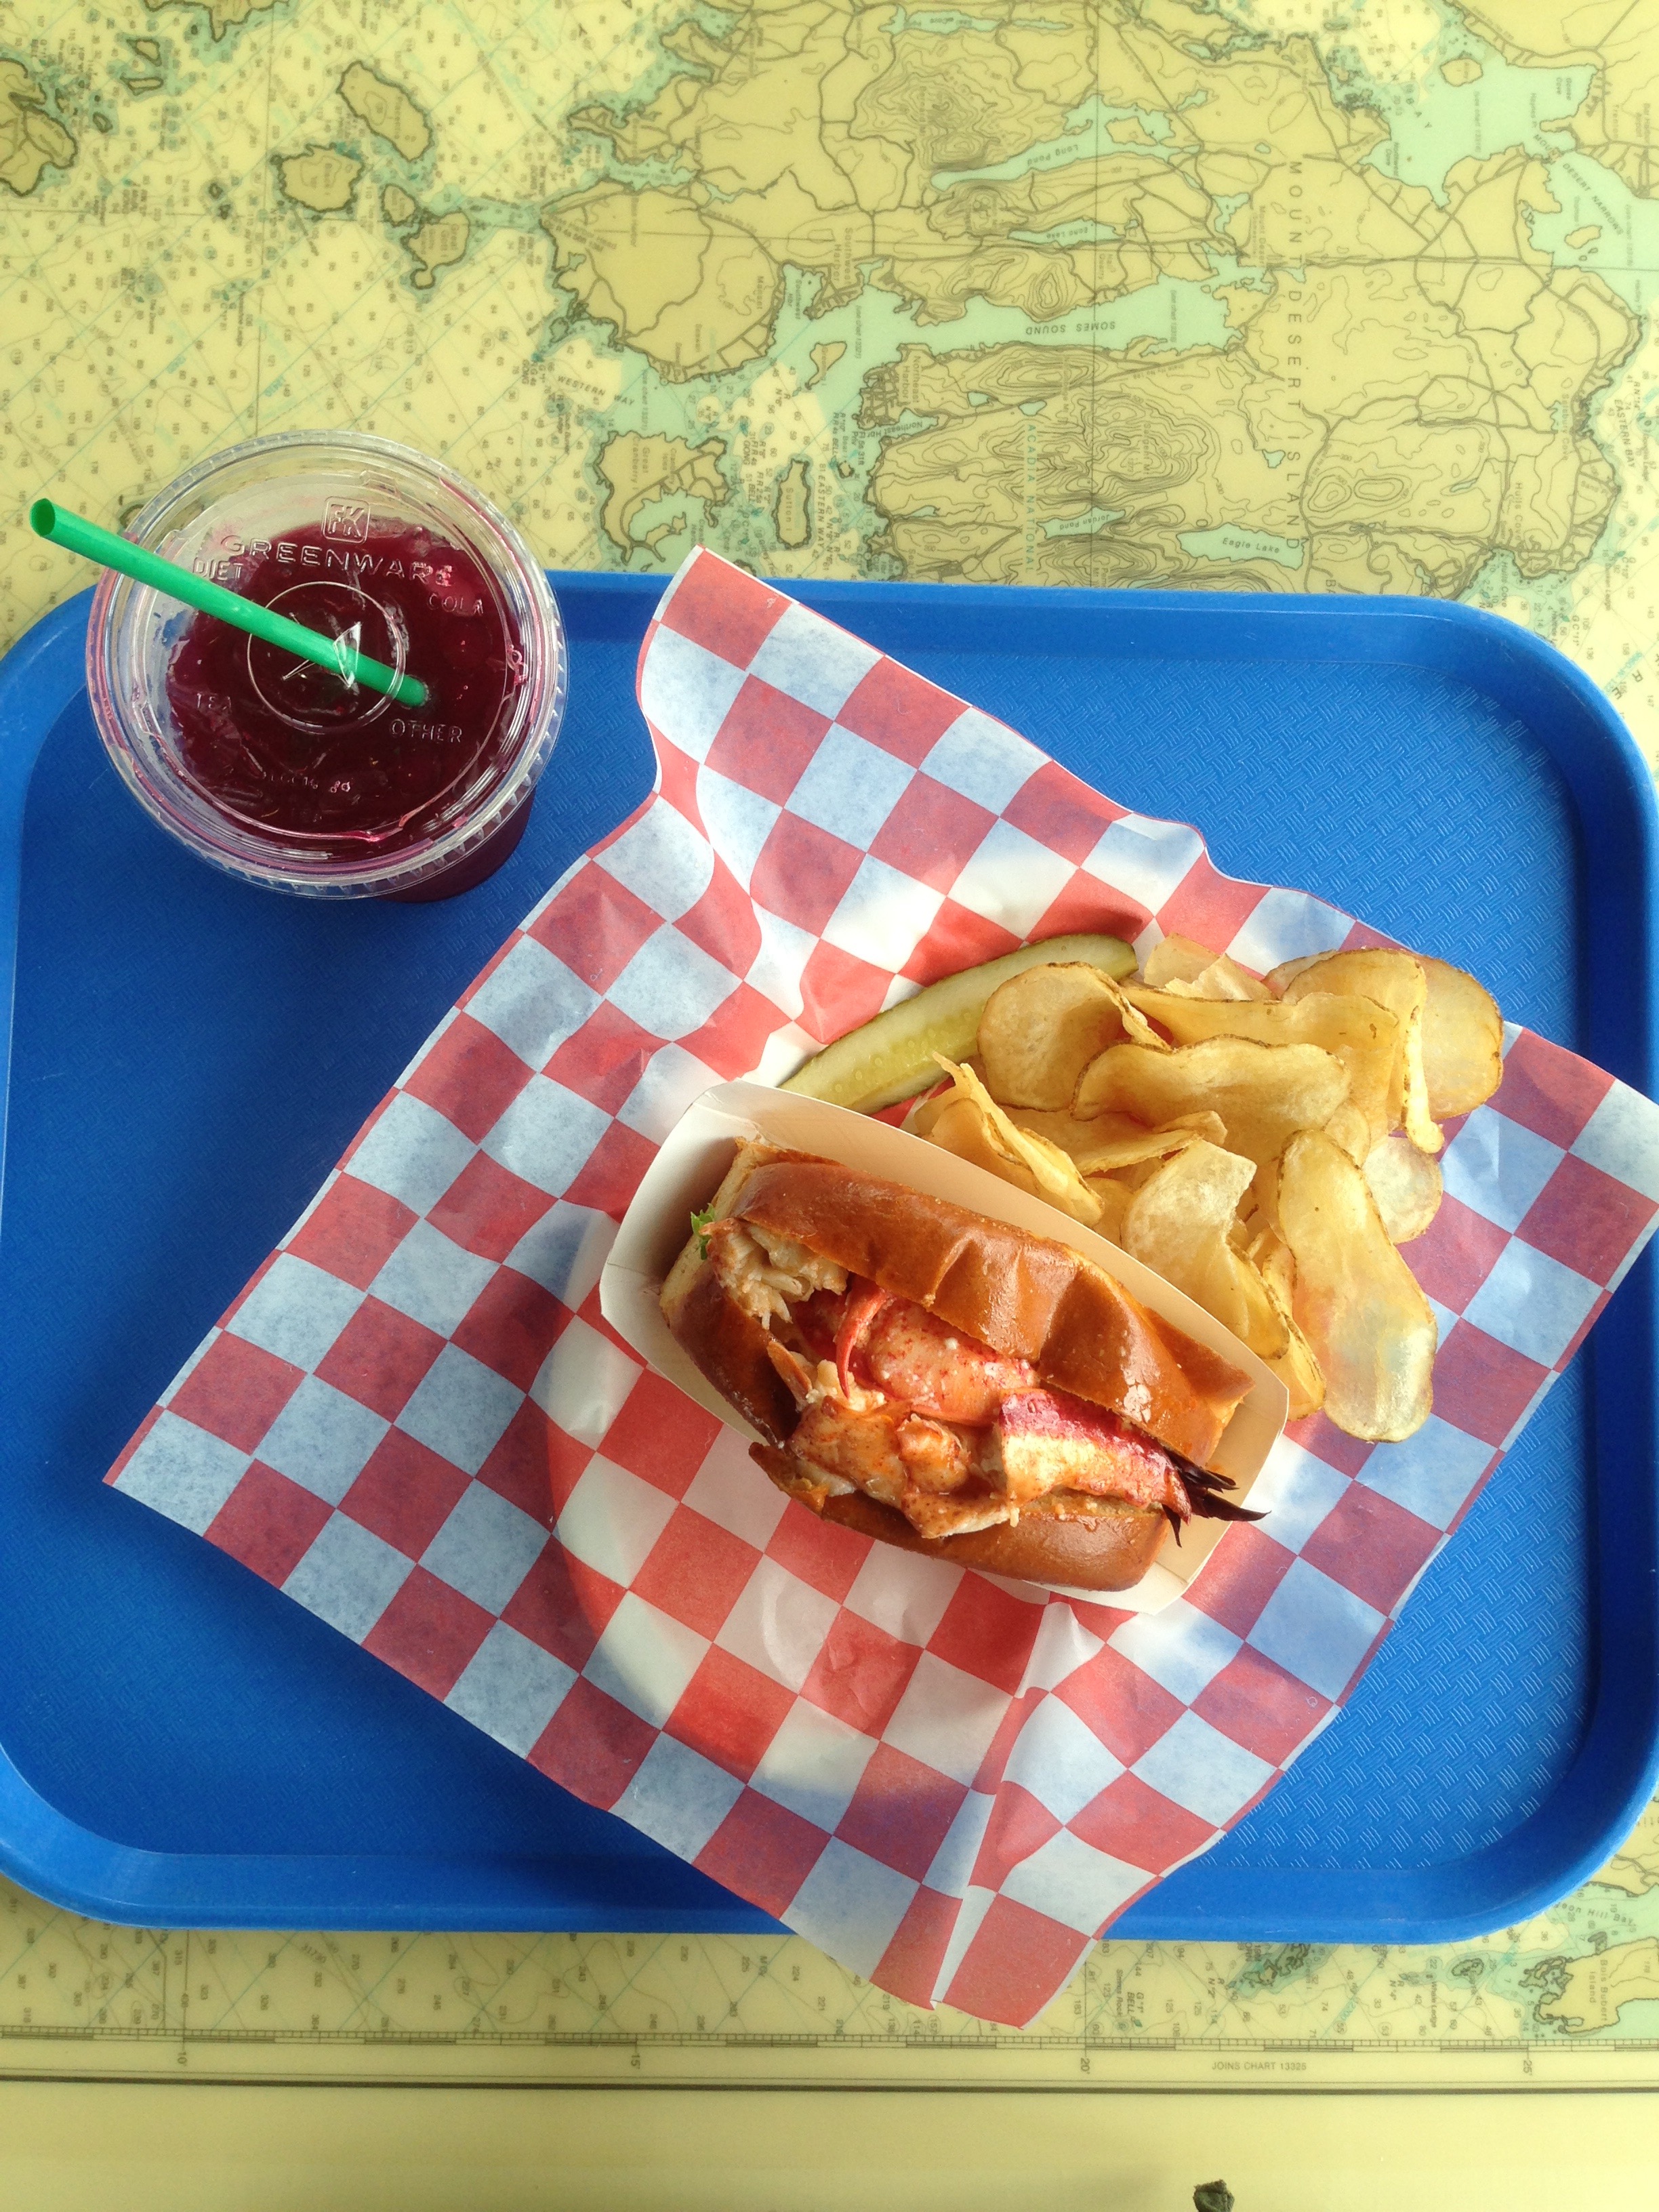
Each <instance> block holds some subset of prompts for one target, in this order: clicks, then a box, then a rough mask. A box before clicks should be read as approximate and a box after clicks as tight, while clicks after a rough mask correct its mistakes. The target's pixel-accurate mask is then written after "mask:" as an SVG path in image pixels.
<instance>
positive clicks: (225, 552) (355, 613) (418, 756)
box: [87, 431, 568, 899]
mask: <svg viewBox="0 0 1659 2212" xmlns="http://www.w3.org/2000/svg"><path fill="white" fill-rule="evenodd" d="M127 535H128V536H129V537H131V538H134V539H135V540H136V541H137V543H138V544H142V545H146V546H149V547H150V548H151V549H152V550H155V552H157V553H160V554H161V555H162V556H164V557H165V558H166V559H167V560H169V561H174V562H179V563H180V564H182V565H183V566H185V567H187V568H193V569H195V570H196V571H197V574H206V575H209V576H211V577H213V578H214V579H215V580H216V581H218V582H220V583H222V584H224V585H227V586H228V587H229V588H230V589H231V590H232V591H237V590H245V591H246V592H248V593H249V595H250V596H251V597H253V598H256V599H261V600H263V601H264V604H266V605H274V606H276V608H277V610H278V611H279V612H281V613H283V614H286V615H289V617H292V618H293V619H294V620H295V621H296V622H300V623H305V624H306V626H307V628H311V629H320V630H322V631H324V632H325V634H330V635H338V634H340V632H341V631H342V630H346V629H354V628H355V629H356V632H357V635H358V640H359V641H360V643H361V645H362V649H363V650H364V651H365V652H367V653H371V654H373V655H374V656H375V657H376V658H379V659H385V660H387V661H389V662H390V663H391V665H392V666H393V667H395V668H396V669H398V671H399V672H402V671H404V670H405V669H407V670H409V671H410V672H412V673H413V674H414V675H416V676H417V677H419V678H422V681H423V682H427V683H428V685H429V688H430V689H431V690H432V692H433V696H432V698H431V700H429V701H428V706H427V707H426V708H421V709H415V710H411V709H410V708H406V707H403V706H400V705H399V704H398V702H395V701H392V700H390V699H387V698H384V697H382V696H380V694H378V693H376V692H372V691H369V690H367V689H363V688H356V689H354V688H353V687H350V686H348V685H346V684H343V682H342V681H341V679H340V678H338V677H337V676H336V675H334V674H332V673H331V672H330V671H323V670H320V669H317V668H314V667H313V665H311V664H309V663H299V662H293V661H291V660H289V659H287V658H286V657H285V656H283V655H282V654H281V653H278V652H277V650H276V648H275V647H270V646H268V645H266V644H264V643H263V642H262V641H259V640H258V639H254V638H250V637H246V636H245V635H242V633H240V631H233V630H231V629H228V627H227V625H225V624H223V623H213V621H212V617H210V616H206V615H200V614H196V613H193V612H192V611H191V610H190V609H188V608H186V607H185V606H183V605H181V604H180V603H179V601H178V600H176V599H168V598H167V597H166V595H165V594H163V593H161V592H156V591H155V590H154V589H153V588H152V587H151V586H149V585H146V584H140V583H137V582H135V581H133V580H132V579H131V578H130V577H126V576H120V575H117V574H114V573H113V572H112V571H107V570H106V572H105V574H104V576H103V579H102V580H101V581H100V584H99V586H98V589H97V592H96V595H95V596H94V600H93V607H92V617H91V622H90V626H89V628H88V635H87V680H88V689H89V690H90V693H91V697H92V709H93V714H94V720H96V722H97V725H98V731H99V734H100V737H101V738H102V739H103V741H104V744H105V747H106V750H107V751H108V753H109V757H110V758H111V760H112V762H113V763H114V764H115V767H116V769H118V772H119V774H120V775H121V778H122V780H123V781H124V782H125V784H126V786H127V787H128V789H129V790H130V791H131V793H133V795H134V797H135V798H136V799H137V800H138V802H139V804H140V805H142V806H143V808H144V809H145V811H146V812H148V813H149V815H150V816H151V817H153V819H154V820H155V821H156V822H158V823H161V827H162V828H163V829H167V830H170V831H171V832H172V833H173V836H176V837H178V838H179V839H181V840H182V842H184V843H185V844H186V845H188V846H189V847H190V848H191V851H192V852H193V853H196V854H199V856H200V857H201V858H202V859H203V860H209V861H211V862H212V864H213V865H214V866H216V867H220V868H223V869H226V870H228V872H229V873H231V874H232V875H234V876H240V877H241V878H243V879H244V880H245V881H246V882H248V883H253V884H264V885H265V886H266V887H267V888H269V889H270V890H286V891H297V892H299V893H301V894H302V895H304V896H309V897H313V898H399V899H425V898H442V897H447V896H450V895H451V894H452V893H453V892H454V891H458V890H466V889H469V888H470V887H471V884H474V883H477V882H481V881H482V880H483V877H484V876H485V875H487V874H489V872H491V871H492V870H493V869H494V868H495V867H497V866H500V864H501V861H502V860H505V859H506V858H507V854H508V853H509V852H510V851H511V850H512V848H513V846H514V845H515V844H516V843H517V842H518V840H519V837H520V835H521V834H522V832H523V829H524V824H525V822H526V818H527V816H528V812H529V808H530V804H531V801H532V798H533V796H534V790H535V784H536V779H537V778H538V776H539V775H540V774H541V772H542V770H543V769H544V768H545V767H546V765H547V763H548V760H549V758H550V756H551V754H552V750H553V747H554V744H555V743H556V740H557V738H558V734H559V726H560V723H561V721H562V719H563V715H564V703H565V695H566V690H567V684H568V661H567V656H566V651H565V641H564V632H563V629H562V624H561V623H560V620H559V611H558V608H557V605H556V603H555V601H554V598H553V594H552V592H551V591H550V588H549V586H548V582H547V579H546V577H545V575H544V574H543V572H542V569H541V567H540V564H539V563H538V562H537V560H536V558H535V556H533V555H532V553H531V551H530V550H529V548H528V547H527V546H526V544H525V543H524V540H523V539H522V538H520V536H519V533H518V532H517V531H516V530H514V529H513V526H512V525H511V524H510V523H509V522H507V520H506V519H505V518H504V517H503V516H502V515H501V514H499V513H497V512H496V511H495V508H494V507H492V506H490V504H489V501H487V500H486V499H484V498H483V495H481V494H480V493H478V492H477V491H476V490H475V489H473V488H472V486H471V485H470V484H468V483H465V482H464V481H463V480H462V479H461V478H460V477H458V476H456V475H455V474H454V473H453V471H451V470H449V469H447V468H446V467H445V466H444V465H443V464H442V463H441V462H440V461H435V460H430V459H428V458H427V457H426V456H425V455H424V454H422V453H414V452H412V451H411V450H410V448H409V447H404V446H397V445H392V444H391V443H389V442H388V441H386V440H385V439H381V438H367V437H360V436H358V435H356V434H354V433H350V432H328V431H317V432H309V431H300V432H290V433H283V434H282V435H278V436H276V437H270V438H254V439H251V440H250V441H248V442H247V443H246V444H245V445H240V446H234V447H231V448H230V449H229V450H228V451H227V452H225V453H216V454H214V455H213V456H212V457H211V458H210V459H207V460H205V461H203V462H202V463H200V464H199V465H197V467H196V468H194V469H192V470H191V471H190V473H189V474H188V475H187V476H185V477H180V478H179V481H178V482H177V483H173V484H171V485H169V486H168V488H167V489H166V490H165V491H163V492H161V493H159V494H158V495H156V497H155V499H153V500H151V501H150V502H149V506H148V507H145V508H144V509H143V512H142V513H140V514H139V515H138V516H137V518H136V519H135V520H134V521H133V522H132V524H131V527H130V528H129V530H128V532H127ZM203 623H210V624H211V629H210V630H206V631H204V630H202V629H197V628H196V627H195V626H196V625H198V624H203ZM449 701H460V702H462V703H461V704H460V705H459V706H454V707H453V709H452V711H451V713H450V714H448V716H446V702H449ZM416 793H418V803H416V797H415V796H414V794H416ZM343 825H345V826H343Z"/></svg>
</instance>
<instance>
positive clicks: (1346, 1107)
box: [1325, 1098, 1376, 1167]
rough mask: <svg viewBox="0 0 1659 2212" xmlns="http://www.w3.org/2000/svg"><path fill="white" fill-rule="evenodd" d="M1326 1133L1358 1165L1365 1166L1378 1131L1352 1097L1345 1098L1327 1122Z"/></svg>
mask: <svg viewBox="0 0 1659 2212" xmlns="http://www.w3.org/2000/svg"><path fill="white" fill-rule="evenodd" d="M1325 1134H1326V1135H1327V1136H1328V1138H1329V1139H1330V1140H1331V1142H1332V1143H1333V1144H1334V1145H1340V1146H1341V1147H1342V1149H1343V1151H1344V1152H1346V1154H1347V1156H1348V1158H1350V1159H1351V1160H1352V1162H1353V1164H1354V1165H1355V1166H1356V1167H1363V1166H1364V1164H1365V1156H1366V1154H1367V1153H1368V1152H1370V1149H1371V1147H1372V1146H1373V1145H1375V1144H1376V1132H1375V1130H1373V1128H1372V1127H1371V1125H1370V1122H1369V1121H1367V1120H1366V1119H1365V1117H1364V1115H1363V1114H1362V1113H1361V1112H1360V1110H1359V1109H1358V1107H1357V1106H1356V1105H1355V1104H1354V1103H1353V1101H1352V1098H1345V1099H1344V1100H1343V1102H1342V1103H1341V1104H1340V1106H1339V1107H1338V1108H1337V1109H1336V1111H1335V1113H1334V1114H1333V1115H1332V1116H1331V1118H1330V1120H1329V1121H1327V1122H1326V1124H1325Z"/></svg>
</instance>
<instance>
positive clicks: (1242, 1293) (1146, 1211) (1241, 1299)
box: [1120, 1143, 1285, 1358]
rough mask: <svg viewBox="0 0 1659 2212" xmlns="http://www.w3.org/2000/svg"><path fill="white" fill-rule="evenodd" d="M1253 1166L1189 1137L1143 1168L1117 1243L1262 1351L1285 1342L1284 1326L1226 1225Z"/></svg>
mask: <svg viewBox="0 0 1659 2212" xmlns="http://www.w3.org/2000/svg"><path fill="white" fill-rule="evenodd" d="M1254 1174H1255V1164H1254V1163H1253V1162H1252V1161H1249V1160H1247V1159H1243V1158H1240V1157H1239V1156H1238V1155H1237V1153H1234V1152H1222V1151H1221V1150H1220V1149H1219V1148H1218V1146H1214V1145H1206V1144H1203V1143H1199V1144H1196V1145H1189V1146H1187V1148H1186V1149H1185V1151H1183V1152H1178V1153H1176V1157H1175V1158H1173V1159H1171V1160H1166V1161H1165V1162H1164V1165H1163V1166H1162V1167H1161V1168H1159V1169H1158V1170H1157V1171H1156V1172H1155V1173H1154V1174H1152V1176H1148V1178H1147V1179H1146V1182H1144V1183H1143V1184H1142V1185H1141V1187H1140V1188H1139V1190H1138V1191H1137V1192H1136V1193H1135V1194H1134V1196H1133V1198H1132V1199H1131V1200H1130V1201H1129V1205H1128V1208H1127V1212H1125V1214H1124V1217H1123V1233H1122V1237H1121V1240H1120V1241H1121V1243H1122V1246H1123V1249H1124V1250H1125V1251H1126V1252H1128V1253H1131V1254H1132V1255H1133V1256H1134V1258H1136V1259H1137V1260H1142V1261H1145V1262H1146V1265H1147V1267H1151V1268H1152V1270H1153V1271H1154V1272H1155V1273H1158V1274H1160V1275H1162V1276H1163V1277H1164V1280H1165V1281H1166V1282H1169V1283H1173V1284H1174V1285H1175V1286H1176V1289H1177V1290H1178V1291H1185V1292H1186V1293H1187V1295H1188V1297H1189V1298H1194V1299H1196V1300H1197V1302H1198V1304H1200V1305H1201V1306H1202V1307H1203V1309H1204V1310H1205V1312H1206V1313H1208V1314H1213V1315H1214V1316H1215V1318H1216V1319H1217V1320H1218V1322H1221V1323H1222V1325H1223V1327H1224V1328H1230V1329H1231V1331H1232V1332H1233V1334H1234V1335H1235V1336H1237V1337H1238V1338H1240V1339H1241V1340H1243V1342H1244V1343H1245V1344H1247V1345H1249V1347H1250V1349H1251V1351H1252V1352H1257V1353H1259V1354H1260V1356H1261V1358H1273V1356H1274V1355H1275V1354H1276V1353H1278V1352H1282V1351H1283V1349H1284V1347H1285V1330H1284V1328H1283V1325H1282V1324H1281V1323H1280V1322H1279V1318H1278V1316H1277V1315H1276V1314H1275V1313H1274V1311H1273V1304H1272V1301H1271V1300H1270V1299H1269V1297H1267V1289H1266V1286H1265V1285H1263V1283H1262V1281H1261V1276H1260V1275H1259V1274H1257V1273H1256V1271H1255V1268H1254V1267H1252V1266H1251V1265H1250V1263H1249V1261H1248V1260H1246V1259H1245V1258H1244V1256H1243V1254H1242V1253H1240V1252H1237V1251H1236V1250H1235V1249H1234V1248H1233V1245H1232V1243H1231V1238H1230V1236H1229V1231H1231V1227H1232V1222H1233V1210H1234V1208H1235V1207H1236V1206H1237V1204H1238V1201H1239V1200H1240V1199H1241V1198H1242V1197H1243V1194H1244V1193H1245V1192H1246V1191H1247V1190H1248V1189H1249V1186H1250V1180H1251V1177H1252V1176H1254Z"/></svg>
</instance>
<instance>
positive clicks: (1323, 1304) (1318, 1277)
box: [1279, 1129, 1437, 1443]
mask: <svg viewBox="0 0 1659 2212" xmlns="http://www.w3.org/2000/svg"><path fill="white" fill-rule="evenodd" d="M1279 1226H1280V1233H1281V1234H1282V1236H1283V1237H1284V1240H1285V1244H1286V1245H1287V1246H1288V1248H1289V1249H1290V1253H1291V1258H1292V1259H1293V1261H1295V1263H1296V1280H1295V1286H1294V1289H1293V1291H1292V1294H1291V1315H1292V1317H1293V1318H1294V1320H1295V1322H1296V1323H1297V1327H1298V1328H1300V1329H1301V1331H1302V1333H1303V1334H1304V1336H1305V1337H1306V1338H1307V1340H1308V1342H1309V1343H1310V1345H1311V1346H1312V1347H1313V1352H1314V1357H1315V1358H1316V1359H1317V1361H1318V1362H1319V1366H1320V1370H1321V1371H1322V1374H1323V1376H1324V1377H1325V1408H1324V1410H1325V1412H1326V1414H1327V1415H1328V1418H1329V1419H1331V1420H1332V1421H1334V1423H1335V1424H1336V1425H1337V1427H1338V1428H1340V1429H1342V1430H1345V1431H1346V1433H1347V1434H1348V1435H1349V1436H1351V1437H1365V1438H1367V1439H1369V1440H1370V1441H1373V1442H1377V1443H1400V1442H1401V1440H1402V1439H1403V1438H1404V1437H1409V1436H1413V1435H1415V1434H1416V1432H1417V1431H1418V1430H1419V1429H1420V1428H1421V1427H1422V1425H1423V1424H1424V1422H1425V1420H1426V1419H1428V1417H1429V1411H1430V1407H1431V1405H1432V1403H1433V1379H1432V1378H1433V1370H1434V1355H1435V1350H1436V1343H1437V1331H1436V1328H1435V1319H1434V1314H1433V1310H1432V1309H1431V1307H1430V1304H1429V1302H1428V1300H1427V1299H1426V1298H1425V1297H1424V1295H1423V1293H1422V1291H1420V1290H1419V1287H1418V1285H1417V1282H1416V1279H1415V1278H1414V1277H1413V1274H1412V1271H1411V1269H1410V1268H1409V1267H1407V1265H1406V1262H1405V1261H1403V1260H1402V1259H1401V1256H1400V1255H1399V1253H1398V1252H1396V1251H1395V1249H1394V1246H1393V1245H1392V1244H1391V1243H1389V1237H1388V1233H1387V1231H1385V1230H1384V1228H1383V1222H1382V1219H1381V1218H1380V1216H1379V1215H1378V1212H1377V1210H1376V1203H1375V1201H1374V1200H1373V1199H1372V1197H1371V1194H1370V1188H1369V1187H1368V1186H1367V1184H1366V1182H1365V1178H1364V1175H1363V1174H1362V1173H1361V1172H1360V1170H1358V1168H1357V1167H1356V1166H1355V1165H1354V1164H1353V1162H1352V1160H1351V1159H1350V1158H1348V1156H1347V1154H1346V1152H1343V1151H1342V1149H1341V1148H1340V1146H1337V1145H1334V1144H1333V1143H1332V1141H1331V1139H1329V1138H1328V1136H1327V1135H1326V1134H1325V1133H1324V1131H1323V1129H1304V1130H1303V1131H1302V1132H1301V1133H1300V1134H1299V1135H1297V1136H1295V1137H1292V1138H1291V1140H1290V1142H1289V1144H1288V1145H1286V1146H1285V1156H1284V1158H1283V1159H1282V1160H1281V1161H1280V1163H1279Z"/></svg>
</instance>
